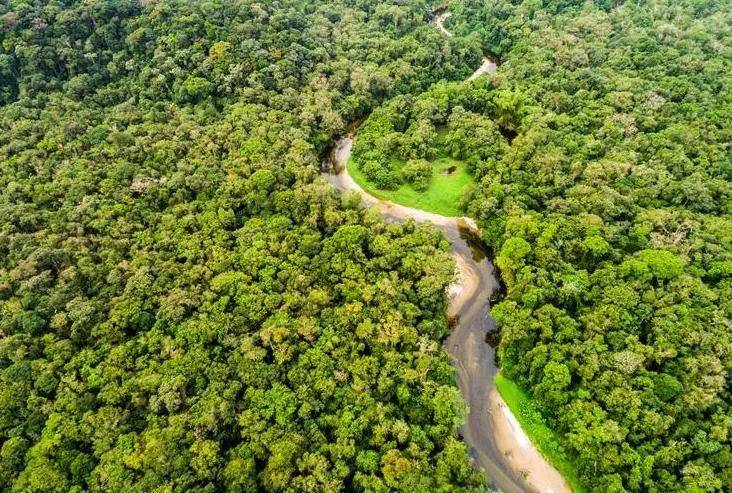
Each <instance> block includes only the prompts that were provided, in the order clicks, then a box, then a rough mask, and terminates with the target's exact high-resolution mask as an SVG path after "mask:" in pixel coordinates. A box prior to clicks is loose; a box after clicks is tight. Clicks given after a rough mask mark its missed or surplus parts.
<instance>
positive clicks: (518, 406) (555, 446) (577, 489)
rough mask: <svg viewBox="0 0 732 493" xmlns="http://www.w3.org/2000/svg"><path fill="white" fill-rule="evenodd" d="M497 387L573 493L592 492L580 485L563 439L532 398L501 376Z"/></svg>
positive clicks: (497, 379)
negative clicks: (551, 426) (547, 421)
mask: <svg viewBox="0 0 732 493" xmlns="http://www.w3.org/2000/svg"><path fill="white" fill-rule="evenodd" d="M494 383H495V385H496V388H497V389H498V392H499V393H500V394H501V397H502V398H503V400H504V401H505V402H506V405H507V406H508V408H509V409H510V410H511V412H512V413H513V415H514V416H515V417H516V419H517V420H518V422H519V424H520V425H521V429H522V430H523V431H524V432H525V433H526V435H527V436H528V437H529V439H530V440H531V443H532V444H533V445H534V446H535V447H536V448H537V449H538V450H539V451H540V452H541V454H542V455H543V456H544V457H545V458H546V459H547V460H548V462H549V463H550V464H551V465H552V466H554V467H555V468H556V469H557V470H558V471H559V472H560V473H561V474H562V477H563V478H564V479H565V480H566V481H567V483H569V485H570V487H571V488H572V492H573V493H584V492H585V491H589V490H588V489H587V488H585V487H584V486H583V485H582V483H581V482H580V480H579V475H578V474H577V469H576V467H575V466H574V464H573V462H572V460H571V457H570V456H569V454H567V450H566V449H565V447H564V446H563V445H562V440H561V437H560V436H559V435H558V434H557V433H556V432H555V431H554V430H552V429H551V428H549V426H547V423H546V419H544V416H542V414H541V412H540V411H539V409H538V406H537V404H536V403H535V402H534V401H533V400H532V398H531V396H530V395H529V394H527V393H526V392H524V390H523V389H521V387H519V386H518V385H516V383H515V382H513V381H511V380H509V379H507V378H506V377H504V376H503V375H502V374H500V373H499V374H498V375H496V378H495V380H494Z"/></svg>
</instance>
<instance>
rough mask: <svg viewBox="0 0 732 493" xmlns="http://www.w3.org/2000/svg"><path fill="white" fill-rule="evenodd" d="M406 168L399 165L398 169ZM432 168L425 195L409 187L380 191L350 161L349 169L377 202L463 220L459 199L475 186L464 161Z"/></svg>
mask: <svg viewBox="0 0 732 493" xmlns="http://www.w3.org/2000/svg"><path fill="white" fill-rule="evenodd" d="M403 164H404V163H399V165H403ZM431 164H432V169H433V175H432V179H431V180H430V186H429V188H427V190H425V191H423V192H418V191H417V190H415V189H413V188H412V187H411V186H409V185H408V184H406V183H405V184H402V185H401V186H400V187H399V188H397V189H396V190H381V189H379V188H376V187H375V186H374V184H373V183H371V182H369V181H368V180H367V179H366V177H365V176H364V174H363V173H362V172H361V171H360V170H359V169H358V166H356V165H355V164H354V163H353V160H349V161H348V164H347V165H346V166H347V167H348V173H349V174H350V175H351V177H352V178H353V180H354V181H355V182H356V183H358V184H359V185H360V186H361V188H363V189H364V190H366V191H367V192H368V193H369V194H371V195H373V196H374V197H376V198H379V199H382V200H390V201H391V202H396V203H397V204H401V205H405V206H407V207H412V208H414V209H421V210H423V211H428V212H434V213H436V214H441V215H443V216H453V217H454V216H461V215H462V212H461V211H460V208H459V207H458V204H459V203H460V198H461V197H462V196H463V193H465V190H466V189H467V188H468V186H469V185H471V184H472V183H473V177H472V176H471V175H470V173H468V169H467V165H466V164H465V163H464V162H463V161H458V160H457V159H453V158H451V157H440V158H437V159H435V160H434V161H432V162H431ZM451 167H455V170H454V171H453V172H452V173H450V174H445V173H444V172H443V171H444V170H445V169H447V168H451Z"/></svg>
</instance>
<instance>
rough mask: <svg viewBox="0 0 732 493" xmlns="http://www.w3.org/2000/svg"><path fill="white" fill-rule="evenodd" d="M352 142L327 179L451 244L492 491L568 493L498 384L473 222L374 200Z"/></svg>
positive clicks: (456, 351)
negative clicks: (351, 163) (359, 176)
mask: <svg viewBox="0 0 732 493" xmlns="http://www.w3.org/2000/svg"><path fill="white" fill-rule="evenodd" d="M449 15H450V14H449V13H448V12H438V13H437V15H436V17H435V23H436V25H437V27H438V28H439V29H440V31H441V32H442V33H444V34H445V35H447V36H452V34H451V33H450V32H449V31H447V30H446V29H445V27H444V25H443V23H444V21H445V19H447V18H448V17H449ZM496 68H497V67H496V64H495V62H494V61H493V60H490V59H489V58H487V57H486V58H484V61H483V64H482V65H481V66H480V67H479V68H478V69H477V70H476V71H475V72H474V73H473V75H471V76H470V79H474V78H476V77H479V76H480V75H482V74H485V73H492V72H495V70H496ZM354 138H355V135H352V134H351V135H347V136H345V137H343V138H341V139H340V140H339V141H338V142H337V143H336V145H335V146H334V148H333V151H332V153H331V155H330V158H329V162H328V168H329V169H330V170H331V171H333V172H332V173H324V174H323V176H324V178H325V179H326V180H327V181H328V182H330V183H331V184H332V185H333V186H334V187H336V188H337V189H339V190H341V191H347V190H354V191H357V192H358V193H360V194H361V198H362V202H363V203H364V205H366V206H372V207H377V208H378V209H379V211H380V212H381V214H382V216H383V217H384V218H385V219H387V220H391V221H398V220H405V219H414V220H415V221H418V222H431V223H433V224H434V225H436V226H437V227H439V228H440V229H441V230H442V231H443V232H444V234H445V236H447V238H448V239H449V240H450V242H451V243H452V251H453V256H454V258H455V261H456V264H457V266H458V269H459V274H458V276H457V277H458V280H457V281H456V282H455V283H454V284H453V285H451V286H450V287H449V288H448V295H449V297H450V306H449V309H448V312H449V313H448V314H449V315H450V316H451V317H453V318H454V319H455V324H454V327H453V329H452V332H451V333H450V336H449V337H448V338H447V339H446V341H445V348H446V349H447V351H448V352H449V354H450V356H451V359H452V362H453V365H454V366H455V368H456V370H457V383H458V387H459V388H460V391H461V392H462V394H463V397H464V398H465V400H466V401H467V402H468V404H469V412H468V416H467V417H466V420H465V424H464V425H463V426H462V428H461V433H462V435H463V438H464V440H465V442H466V443H467V444H468V446H469V448H470V453H471V457H472V460H473V462H474V465H475V466H476V467H477V468H479V469H480V470H482V471H483V473H484V475H485V477H486V479H487V481H488V484H489V485H492V486H493V487H495V488H498V489H500V490H501V491H503V492H505V493H571V489H570V488H569V486H568V485H567V483H566V482H565V481H564V479H563V478H562V477H561V475H560V474H559V473H558V472H557V471H556V469H554V468H553V467H552V466H550V465H549V464H548V463H547V462H546V461H545V460H544V459H543V458H542V457H541V455H540V454H539V452H538V451H537V450H536V449H535V448H534V447H533V446H532V444H531V442H530V441H529V440H528V438H527V437H526V435H525V434H524V432H523V431H522V430H521V427H520V426H519V424H518V422H517V421H516V418H515V417H514V416H513V414H512V413H511V411H510V410H509V409H508V407H507V406H506V404H505V402H504V401H503V399H502V398H501V396H500V394H499V393H498V391H497V390H496V388H495V386H494V385H493V378H494V377H495V375H496V373H497V372H498V368H497V367H496V364H495V350H494V349H493V348H492V347H491V346H490V345H489V344H487V343H486V341H485V339H486V335H487V334H489V333H493V332H495V331H496V325H495V321H494V320H493V319H492V318H491V316H490V314H489V310H490V298H491V295H492V294H493V293H494V292H495V291H496V290H497V289H498V287H499V285H498V280H497V279H496V276H495V270H494V267H493V265H492V264H491V262H490V261H489V260H488V258H487V256H486V254H485V251H484V250H483V246H482V242H481V241H480V239H479V238H480V234H479V231H478V228H477V226H476V224H475V222H474V221H473V220H472V219H470V218H465V217H462V218H455V217H445V216H441V215H438V214H433V213H430V212H426V211H422V210H418V209H412V208H409V207H405V206H403V205H399V204H395V203H391V202H387V201H383V200H380V199H377V198H376V197H373V196H371V195H369V194H368V193H367V192H366V191H364V190H363V189H362V188H361V187H360V186H359V185H358V184H357V183H356V182H355V181H354V180H353V179H352V178H351V176H350V175H349V174H348V170H347V168H346V163H347V162H348V158H349V157H350V155H351V146H352V144H353V140H354Z"/></svg>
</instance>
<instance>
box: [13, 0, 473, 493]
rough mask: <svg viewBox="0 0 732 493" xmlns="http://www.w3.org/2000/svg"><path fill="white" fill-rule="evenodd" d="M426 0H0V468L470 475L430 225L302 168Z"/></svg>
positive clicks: (71, 482) (422, 36)
mask: <svg viewBox="0 0 732 493" xmlns="http://www.w3.org/2000/svg"><path fill="white" fill-rule="evenodd" d="M427 12H428V7H427V6H426V5H425V4H423V3H421V2H411V3H409V4H407V5H402V2H393V3H392V2H387V3H384V2H381V1H366V2H357V5H354V4H353V2H339V1H334V2H319V3H313V2H306V1H295V2H264V3H255V2H248V1H247V2H241V1H230V0H227V1H206V2H183V1H167V0H163V1H154V2H138V1H130V2H126V1H119V0H109V1H105V0H102V1H94V2H15V1H14V2H10V3H7V2H5V3H0V17H1V18H2V19H0V22H1V23H3V24H2V30H0V102H2V104H3V105H2V106H1V107H0V128H2V131H1V132H0V167H1V172H0V217H2V221H1V223H0V490H1V491H8V492H53V491H58V492H63V493H67V492H81V491H114V492H150V491H171V492H173V491H175V492H195V491H200V492H204V491H206V492H213V491H217V492H218V491H232V492H235V491H236V492H245V491H261V490H267V491H343V490H361V491H363V490H369V491H465V490H476V489H480V488H481V484H482V478H481V476H480V474H478V473H476V472H475V471H473V470H472V469H471V467H470V463H469V460H468V455H467V450H466V447H465V446H464V444H463V443H462V442H461V441H459V439H458V438H457V425H458V424H459V422H460V421H461V419H462V413H463V410H464V405H463V403H462V401H461V399H460V396H459V393H458V392H457V390H456V388H455V385H454V375H453V369H452V367H451V366H450V364H449V362H448V359H447V356H446V354H445V352H444V351H443V350H442V348H441V346H440V342H439V341H440V339H441V338H443V337H444V336H445V333H446V330H447V326H446V320H445V315H444V306H445V298H444V288H445V286H446V284H447V283H448V282H450V280H451V278H452V265H451V260H450V255H449V253H448V251H447V248H448V244H447V243H446V242H445V240H444V239H443V238H442V236H441V235H439V234H437V233H436V232H435V231H434V230H433V229H431V228H428V227H424V226H415V225H414V224H403V225H393V224H392V225H386V224H384V223H383V222H381V221H380V219H379V218H378V217H376V216H374V215H373V214H372V213H367V212H364V211H363V210H361V209H359V208H358V207H356V206H355V202H354V201H353V200H349V199H343V200H342V199H341V198H339V197H338V196H337V195H336V194H335V192H333V191H332V190H331V189H330V188H329V187H327V186H326V185H325V184H324V183H323V182H322V181H320V180H318V179H316V178H317V176H318V151H319V150H320V149H321V147H322V145H323V143H324V142H326V141H328V140H330V139H331V138H333V137H334V136H335V134H336V133H337V132H340V131H341V130H342V129H343V128H344V122H348V121H349V120H350V119H352V118H353V117H354V115H358V114H361V113H363V112H365V111H367V110H368V109H369V108H370V107H371V106H373V105H375V104H378V103H379V101H380V100H381V99H382V98H385V97H390V96H393V95H395V94H398V93H400V92H405V91H421V90H423V89H424V88H426V87H427V86H428V85H429V84H431V83H433V82H435V81H437V80H440V79H442V78H460V77H464V76H465V75H466V74H467V73H469V70H470V69H469V67H470V66H471V65H472V64H473V63H475V61H476V60H477V59H478V57H479V51H478V50H477V48H476V45H475V43H472V45H468V44H466V43H464V42H461V41H459V40H455V41H454V42H453V41H450V40H447V39H445V38H444V37H442V36H440V35H439V33H437V32H436V30H434V29H433V28H431V27H429V26H428V25H427V18H426V13H427Z"/></svg>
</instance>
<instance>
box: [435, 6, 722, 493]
mask: <svg viewBox="0 0 732 493" xmlns="http://www.w3.org/2000/svg"><path fill="white" fill-rule="evenodd" d="M451 9H452V10H453V12H454V14H453V16H452V17H451V18H450V19H449V20H448V25H449V26H450V29H451V30H452V31H454V32H456V33H461V34H463V35H469V33H472V34H470V35H471V36H477V37H478V38H479V39H480V42H481V44H482V46H483V48H484V49H485V50H486V51H488V52H492V53H495V54H496V55H498V56H499V57H500V59H501V60H502V61H503V62H504V63H503V65H502V67H501V69H500V71H499V73H498V74H497V75H496V76H495V77H494V78H493V80H492V87H493V91H499V92H502V93H504V96H503V97H502V98H501V99H500V101H501V104H495V105H493V106H492V107H488V108H487V109H486V111H487V112H488V114H490V115H492V116H493V118H494V119H495V121H496V122H497V123H499V124H500V125H502V126H504V127H506V128H507V129H510V130H512V131H514V132H516V134H517V135H516V137H515V138H514V139H513V140H512V142H511V145H510V146H508V147H507V148H505V149H506V150H505V152H504V153H503V154H502V155H497V156H496V157H490V158H488V159H485V160H483V161H482V162H481V163H480V165H479V167H480V175H479V177H478V180H479V186H478V189H477V190H476V191H475V192H474V194H473V196H472V198H471V200H470V204H469V206H468V212H469V215H470V216H472V217H474V218H476V219H477V220H479V221H480V223H481V225H482V226H483V229H484V236H485V239H486V241H487V242H488V243H489V244H490V245H491V246H492V247H493V248H494V249H495V251H496V253H497V257H496V262H497V265H498V266H499V267H500V268H501V271H502V273H503V277H504V280H505V281H506V283H507V285H508V288H509V289H508V296H507V298H506V300H505V301H504V302H503V303H501V304H499V305H497V306H496V307H494V309H493V314H494V316H496V317H497V318H498V320H499V321H500V323H501V324H502V326H503V328H502V341H501V347H500V352H499V356H500V363H501V366H502V371H503V372H504V374H506V375H507V376H509V377H510V378H513V379H515V380H516V381H518V382H519V383H521V384H522V385H524V386H526V387H527V388H528V389H530V390H531V391H532V392H533V395H534V397H535V399H536V400H537V401H538V402H539V403H540V405H541V407H542V408H543V409H544V411H545V412H546V413H547V415H548V416H549V417H550V422H551V424H552V425H553V426H554V427H555V428H556V429H557V430H559V431H560V432H561V433H562V434H563V436H564V437H565V443H566V447H567V449H568V450H569V451H570V452H572V453H573V454H574V455H576V458H577V463H578V465H579V467H580V468H581V472H582V475H583V477H584V480H585V483H586V484H587V486H588V487H590V488H591V489H592V490H593V491H601V492H624V491H632V492H674V491H684V492H714V491H732V448H731V446H730V445H731V443H732V409H730V404H732V397H731V396H730V385H729V381H730V380H729V379H730V370H732V345H731V344H732V341H731V340H730V339H731V336H732V324H731V322H730V320H731V319H732V201H731V198H732V186H731V180H732V149H730V142H732V85H731V84H730V82H732V5H731V4H730V2H728V1H718V2H705V1H685V0H681V1H667V0H658V1H651V2H625V3H622V5H618V2H615V3H610V2H606V3H605V2H595V4H594V5H593V4H590V3H585V2H575V3H574V4H573V3H572V2H562V1H558V2H534V1H525V2H522V3H511V2H503V1H497V2H487V3H484V2H482V1H481V2H478V1H473V0H467V1H465V2H455V3H453V4H451ZM477 85H480V84H477ZM477 90H478V89H476V88H474V87H473V88H469V89H468V92H471V91H473V92H474V91H477ZM462 97H463V99H466V98H465V96H462ZM494 101H498V100H497V99H496V98H495V97H494Z"/></svg>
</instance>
